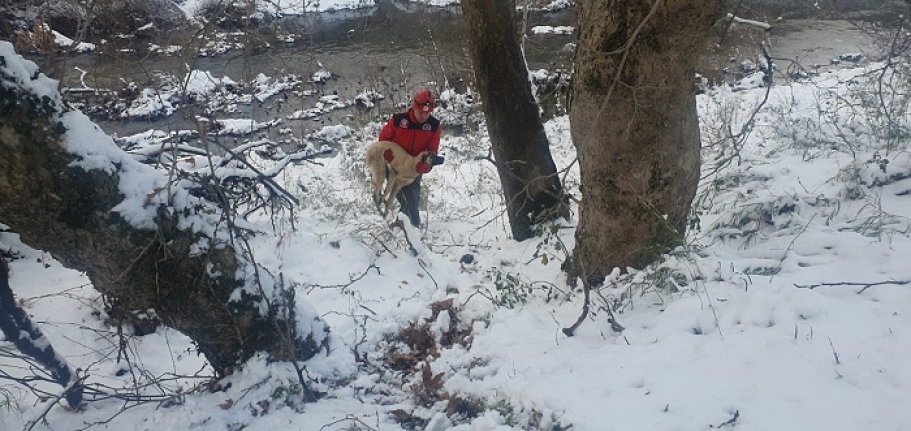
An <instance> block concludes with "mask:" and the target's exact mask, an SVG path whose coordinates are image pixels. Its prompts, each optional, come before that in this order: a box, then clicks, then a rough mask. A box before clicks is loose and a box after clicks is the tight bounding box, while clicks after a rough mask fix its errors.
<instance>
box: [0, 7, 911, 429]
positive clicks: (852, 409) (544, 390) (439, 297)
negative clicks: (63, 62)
mask: <svg viewBox="0 0 911 431" xmlns="http://www.w3.org/2000/svg"><path fill="white" fill-rule="evenodd" d="M187 3H189V2H184V5H186V4H187ZM321 3H323V4H325V3H329V2H321ZM3 53H4V54H6V53H7V51H3ZM7 64H12V62H8V63H7ZM873 66H875V65H872V66H871V67H873ZM22 73H24V74H25V76H31V75H32V74H33V70H31V69H28V68H26V70H24V71H23V72H22ZM199 73H204V72H199ZM874 75H875V74H870V73H869V69H862V68H855V69H845V70H839V71H834V72H831V73H824V74H823V75H821V76H819V77H816V78H814V79H813V80H812V81H802V82H800V83H793V84H791V85H787V86H776V87H774V88H772V89H771V92H770V93H769V96H768V102H767V104H766V105H765V106H763V108H762V109H761V111H760V112H759V113H758V114H757V115H756V117H755V124H754V126H753V127H752V128H751V129H749V133H748V134H746V135H744V139H743V140H742V141H737V147H738V148H739V150H738V151H736V152H732V150H731V148H732V146H731V142H730V141H725V140H724V139H722V138H723V137H724V136H726V133H727V132H728V131H729V130H733V131H734V132H738V131H740V130H741V125H742V124H743V123H744V122H745V121H747V120H748V119H750V115H751V113H752V110H753V107H755V106H757V104H758V103H759V101H760V100H762V99H763V97H764V95H765V89H764V88H755V87H754V86H752V85H747V86H736V87H734V88H737V89H738V90H739V91H736V92H735V91H732V90H731V89H730V88H729V87H722V88H715V89H711V90H710V91H708V92H707V93H706V94H703V95H701V96H699V97H698V99H697V102H698V106H699V109H700V119H701V126H702V131H703V133H702V138H703V143H704V145H705V151H704V161H705V165H704V168H703V175H704V177H705V178H704V179H703V181H702V183H701V186H700V192H699V195H698V196H697V200H696V202H695V203H694V205H695V210H697V212H696V214H697V215H698V220H696V219H694V227H693V229H691V231H690V233H689V236H688V244H687V246H686V247H683V248H681V249H679V250H677V251H676V252H675V253H673V254H672V255H668V256H667V257H666V259H665V260H664V261H663V262H660V263H658V264H656V265H655V266H653V267H651V268H649V269H647V270H644V271H630V272H629V273H628V274H624V275H619V274H615V275H613V276H611V277H608V279H607V280H606V282H605V285H604V287H602V288H600V289H599V290H598V291H597V292H595V293H594V295H593V299H594V305H595V307H594V310H595V312H594V314H593V316H591V317H590V318H589V319H587V320H586V321H584V322H583V323H582V325H581V326H580V327H579V329H578V330H577V331H576V335H575V336H574V337H571V338H570V337H566V336H565V335H564V334H563V332H562V328H565V327H567V326H569V325H571V324H572V323H573V322H575V320H576V318H577V317H578V316H579V314H580V312H581V308H582V295H581V292H579V291H578V290H576V289H573V288H571V287H570V286H568V285H567V283H566V280H565V277H564V275H563V274H562V272H561V271H560V268H559V267H560V263H561V262H562V261H563V260H565V258H566V250H571V249H572V247H573V242H574V239H573V235H574V232H575V231H574V226H575V224H576V222H577V219H576V218H575V217H573V218H572V219H571V220H568V221H565V222H563V223H560V224H559V225H555V226H552V227H553V229H547V230H546V231H545V232H543V233H542V235H541V236H540V237H537V238H534V239H531V240H527V241H524V242H521V243H518V242H515V241H512V240H511V239H510V238H509V233H508V232H509V229H508V226H507V221H506V218H505V215H504V214H503V211H504V204H503V200H502V197H501V194H500V191H499V188H498V186H499V180H498V176H497V174H496V171H495V169H494V168H493V166H491V164H490V163H489V162H486V161H484V160H482V159H481V158H479V156H485V155H486V154H487V149H488V147H489V141H488V140H487V139H486V137H484V136H480V137H478V136H471V137H468V136H466V137H453V136H445V137H444V141H443V143H442V145H441V148H442V152H443V154H444V155H445V156H446V163H445V164H444V165H442V166H439V167H436V168H434V170H433V172H431V173H430V174H428V175H427V176H425V177H424V190H425V194H426V195H427V202H426V205H425V207H424V210H423V214H422V215H423V219H424V220H425V221H426V224H427V226H426V227H425V228H423V229H422V230H421V231H420V232H419V233H418V234H419V235H420V236H421V237H422V242H421V243H419V244H418V248H419V254H418V256H417V257H412V255H411V254H410V253H409V251H408V246H407V244H406V242H405V241H404V238H403V236H402V232H401V231H400V230H390V229H389V228H388V227H387V223H385V222H384V221H382V220H381V219H380V218H379V216H378V215H377V214H376V213H375V210H374V209H373V206H372V205H373V204H372V202H371V199H370V196H369V191H368V185H367V182H366V181H367V180H366V169H365V167H364V164H363V152H364V149H365V147H366V145H367V144H369V143H370V142H372V141H373V140H374V139H375V137H376V134H377V132H378V128H379V126H380V125H379V124H372V125H369V126H367V127H365V128H364V129H362V130H350V129H348V128H347V127H344V126H339V125H331V126H327V127H326V128H325V129H324V130H323V131H321V132H320V133H319V135H320V138H321V139H322V140H323V141H326V142H331V143H332V144H334V145H336V146H337V148H338V149H337V151H336V152H335V153H334V154H333V155H332V156H331V157H329V158H326V159H323V160H321V163H320V164H301V165H291V166H289V167H288V168H287V169H286V170H285V171H284V172H283V173H282V174H281V175H280V177H279V178H278V180H279V182H280V184H281V185H283V186H284V188H285V189H286V190H292V191H294V193H295V194H296V197H297V198H298V199H299V200H300V202H301V205H300V206H299V207H298V208H297V209H296V211H295V217H296V219H295V220H294V228H292V225H291V223H290V221H288V220H285V221H283V222H280V223H279V224H278V225H277V226H275V227H273V225H272V224H271V222H270V221H269V220H268V219H265V218H263V219H262V220H259V224H258V228H259V230H260V231H261V232H263V234H261V235H259V236H258V237H256V238H254V239H253V242H252V245H253V246H254V248H255V252H256V256H257V261H259V262H260V263H261V264H263V265H265V266H266V267H268V268H270V269H272V270H274V271H275V272H274V273H278V272H281V274H282V275H283V276H284V277H285V279H286V280H287V281H288V282H289V283H292V284H294V285H296V286H297V292H298V298H300V299H301V300H302V301H306V303H307V304H309V305H312V307H313V308H314V309H315V312H316V313H318V314H319V315H320V316H321V318H322V319H323V320H324V321H325V322H326V323H327V324H328V325H329V326H330V328H331V330H332V332H331V345H330V349H329V352H328V353H326V354H323V355H319V356H317V357H315V358H314V359H312V360H310V361H308V362H307V363H306V364H305V365H306V376H307V378H308V384H311V385H312V389H314V390H317V391H320V392H322V393H324V394H325V395H324V396H323V397H322V398H321V399H320V400H318V401H316V402H313V403H304V402H302V401H301V399H300V398H301V397H300V386H299V385H298V383H297V381H298V380H297V379H298V378H297V374H296V371H295V370H294V369H293V368H292V367H291V366H290V365H289V364H285V363H272V362H268V361H266V360H265V358H254V359H253V360H251V361H250V363H249V364H247V366H246V367H244V368H243V369H241V370H239V371H238V372H236V373H235V374H233V375H231V376H229V377H227V378H226V379H224V381H222V382H221V388H222V389H221V390H209V389H208V388H207V387H206V386H205V385H206V384H207V383H209V380H208V378H209V377H210V376H211V374H212V371H211V369H209V368H208V366H207V365H206V363H205V361H204V360H203V359H202V358H201V357H200V356H199V355H198V354H197V352H196V351H195V349H194V346H193V344H192V343H191V342H190V341H189V340H188V339H187V338H186V337H184V336H182V335H181V334H178V333H176V332H174V331H172V330H168V329H165V328H159V329H158V330H157V331H156V332H154V333H152V334H149V335H144V336H132V335H131V334H130V329H129V328H126V329H125V330H126V331H127V334H126V335H127V341H128V342H127V343H126V344H125V345H121V344H120V343H119V340H118V338H117V328H114V327H112V326H110V325H109V324H108V322H107V321H106V320H105V315H104V312H103V309H104V304H103V302H102V299H101V298H100V296H99V294H98V293H97V292H95V291H94V290H93V289H92V287H91V285H90V284H89V282H88V280H87V278H86V277H85V276H84V275H83V274H81V273H78V272H75V271H72V270H68V269H66V268H63V267H62V266H61V265H60V264H59V263H58V262H56V261H55V260H54V259H53V257H52V256H50V255H48V254H47V253H45V252H42V251H40V250H34V249H32V248H29V247H28V246H27V245H24V244H22V243H21V242H20V241H19V237H18V236H17V235H16V234H14V233H0V249H2V250H5V251H11V252H13V253H14V254H17V255H19V256H21V258H20V259H16V260H13V261H12V262H11V263H10V268H11V279H10V283H11V285H12V288H13V290H14V292H15V293H16V294H17V297H18V299H19V300H20V302H21V303H22V304H23V306H24V307H25V308H26V310H27V311H28V312H29V314H30V315H31V316H32V317H33V318H34V320H35V321H37V322H38V323H39V324H40V326H41V328H42V330H43V331H44V332H45V334H46V335H47V336H48V338H49V339H50V340H51V342H52V343H53V344H54V346H55V347H56V348H57V349H58V351H60V352H61V353H62V354H63V355H64V356H65V357H66V358H67V360H68V361H70V363H71V364H72V365H73V367H77V368H80V369H81V370H82V371H81V372H82V373H85V374H87V375H88V376H89V377H88V383H89V384H90V385H94V387H95V388H104V387H107V388H111V391H113V389H114V388H118V389H119V388H133V387H137V386H142V387H143V389H142V390H140V391H139V392H141V393H142V394H144V395H146V396H147V398H148V399H150V400H151V401H148V402H142V403H137V402H132V401H124V400H122V399H111V398H105V397H102V396H94V397H92V396H90V397H88V398H89V401H88V402H87V404H86V409H85V411H83V412H78V413H77V412H72V411H68V410H67V409H66V408H64V407H63V406H61V405H51V404H49V402H48V401H47V400H45V399H43V398H42V396H43V395H46V394H36V393H33V392H30V391H28V390H27V389H25V388H24V387H23V386H20V385H17V384H15V383H13V382H11V381H9V380H6V379H0V429H3V430H20V429H23V428H24V427H27V426H30V424H31V422H29V421H32V420H34V419H36V418H41V417H43V416H42V415H44V414H45V413H46V416H44V418H45V420H44V421H42V422H39V423H37V424H36V425H35V426H34V427H33V428H31V429H35V430H54V431H71V430H83V429H130V430H150V431H151V430H200V431H210V430H211V431H223V430H235V431H237V430H247V431H265V430H270V431H271V430H276V429H281V430H302V431H329V430H371V431H374V430H384V431H397V430H404V429H418V430H422V431H424V430H426V431H443V430H452V431H494V430H496V431H509V430H548V431H558V430H567V429H572V430H574V431H575V430H579V431H603V430H614V429H616V430H655V431H664V430H708V429H737V430H755V431H767V430H802V431H809V430H820V431H823V430H824V431H832V430H844V431H856V430H895V431H899V430H901V431H904V430H909V429H911V414H909V413H908V408H907V406H908V405H911V366H909V365H908V364H909V363H911V265H908V263H907V256H908V255H909V254H911V238H909V236H908V233H909V232H911V225H909V222H911V158H909V155H908V153H907V151H906V150H907V147H908V145H909V143H908V139H907V136H906V135H905V136H902V135H901V134H896V133H892V134H888V133H884V132H885V131H886V130H887V127H885V126H884V123H886V122H887V121H886V118H884V117H883V116H882V115H876V114H871V111H869V110H868V109H873V108H875V106H876V103H870V102H875V100H876V99H874V98H871V94H869V93H868V91H869V90H870V89H871V88H873V87H871V86H869V84H864V82H865V79H866V77H870V76H874ZM198 76H203V75H198ZM188 77H189V75H188ZM208 78H209V79H207V80H206V82H214V81H218V80H217V79H214V78H212V77H211V76H209V77H208ZM188 82H194V80H189V81H188ZM281 82H282V81H280V80H264V81H261V83H262V84H263V85H262V87H261V88H258V89H257V91H260V92H261V93H260V94H262V95H263V97H269V95H273V94H275V92H274V91H270V89H271V90H275V91H282V90H279V89H276V88H274V87H273V86H277V85H281ZM194 88H195V87H194ZM217 88H218V86H214V87H213V88H208V87H207V88H206V89H200V90H199V91H200V94H201V95H206V96H207V97H212V96H213V95H216V94H218V89H217ZM54 91H55V87H54V86H53V85H51V84H50V83H44V84H41V85H36V92H38V94H52V93H53V92H54ZM861 99H863V100H864V101H865V102H867V103H864V104H862V103H860V100H861ZM862 106H863V107H864V109H860V108H861V107H862ZM75 117H77V116H74V118H72V119H71V120H70V121H71V122H70V123H69V124H68V126H71V129H72V130H75V132H74V133H78V132H82V134H81V136H82V137H83V138H82V139H80V143H82V144H84V145H85V146H84V147H82V151H92V146H93V145H96V144H97V145H100V143H101V142H102V140H101V139H99V138H98V135H96V134H91V135H87V133H90V130H91V128H90V126H89V125H88V124H87V123H85V118H84V117H81V118H75ZM241 120H242V119H238V120H236V121H232V122H229V123H226V124H225V128H226V129H232V130H238V131H239V133H240V132H243V131H244V130H245V129H244V128H246V127H252V125H253V124H254V123H252V122H248V123H243V124H238V122H239V121H241ZM888 120H890V121H895V122H896V123H897V124H898V125H900V126H902V127H904V130H907V129H908V126H909V118H908V117H907V114H905V113H903V112H902V113H898V112H893V113H891V114H890V116H889V118H888ZM248 121H249V120H248ZM235 126H236V127H235ZM728 126H731V128H728ZM546 129H547V133H548V137H549V139H550V142H551V151H552V154H553V156H554V159H555V161H556V163H557V165H558V168H560V169H562V168H566V167H568V168H569V171H568V172H569V173H568V175H567V177H566V186H567V189H568V190H569V191H570V192H571V193H573V194H575V195H576V196H579V184H578V181H579V180H578V172H577V170H576V166H577V164H574V163H573V160H574V158H575V150H574V148H573V146H572V142H571V140H570V136H569V122H568V119H567V118H566V117H558V118H556V119H554V120H553V121H550V122H548V123H547V124H546ZM94 133H97V132H94ZM158 135H159V134H156V133H152V132H150V133H146V134H143V135H142V136H139V135H137V136H134V137H132V141H130V145H140V146H141V145H142V144H143V143H149V142H152V141H153V140H154V139H156V136H158ZM85 137H90V138H92V139H85ZM160 137H161V136H158V138H160ZM887 138H891V139H893V141H887ZM105 142H107V143H108V144H109V142H108V141H105ZM889 145H892V146H891V147H889ZM106 151H108V150H105V151H97V152H96V153H97V154H104V153H106ZM726 161H727V162H730V163H724V162H726ZM260 163H262V164H263V168H266V167H268V166H269V163H270V162H267V161H260ZM136 186H137V187H139V186H142V184H137V185H136ZM574 214H578V208H574ZM137 217H139V215H137ZM0 221H2V220H0ZM411 233H412V235H414V234H415V232H413V231H412V232H411ZM607 304H611V305H613V306H615V307H617V311H616V320H617V323H619V324H620V325H622V326H623V327H624V328H625V329H624V330H623V331H622V332H615V331H613V330H612V328H611V324H610V323H609V322H608V319H607V315H606V313H605V311H604V308H603V307H605V306H606V305H607ZM427 334H429V335H431V336H433V342H431V343H430V345H427V344H426V343H424V344H422V343H420V342H418V341H420V339H421V335H427ZM7 349H9V345H8V344H3V343H0V370H2V371H3V372H5V373H10V374H13V375H24V374H27V373H29V369H28V365H27V364H26V363H24V362H23V361H21V360H18V359H16V358H14V357H11V356H10V355H7V354H6V352H7V351H8V350H7ZM121 349H122V350H121ZM425 369H426V370H427V371H426V372H425V371H423V370H425ZM41 388H42V389H43V390H46V391H49V392H50V393H51V394H53V393H56V392H59V390H60V388H57V387H54V386H51V385H42V386H41ZM4 400H7V401H6V402H4ZM48 408H49V410H48ZM447 413H448V414H447Z"/></svg>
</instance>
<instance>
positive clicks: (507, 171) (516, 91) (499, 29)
mask: <svg viewBox="0 0 911 431" xmlns="http://www.w3.org/2000/svg"><path fill="white" fill-rule="evenodd" d="M461 5H462V12H463V14H464V18H465V23H466V26H467V27H468V31H467V32H466V34H467V36H468V47H469V53H470V56H471V62H472V68H473V69H474V75H475V80H476V81H477V86H478V93H479V95H480V98H481V102H482V107H483V110H484V117H485V118H486V120H487V129H488V132H489V134H490V141H491V145H492V147H493V156H494V162H495V163H496V166H497V172H498V173H499V176H500V182H501V184H502V187H503V194H504V197H505V198H506V210H507V214H508V216H509V224H510V227H511V230H512V235H513V238H514V239H516V240H517V241H522V240H525V239H527V238H529V237H531V236H532V235H533V234H534V232H533V225H534V224H536V223H538V222H540V221H544V220H552V219H555V218H558V217H568V215H569V212H568V208H567V206H566V197H565V194H564V191H563V186H562V184H561V183H560V179H559V177H558V176H557V169H556V165H555V164H554V161H553V158H552V157H551V154H550V143H549V142H548V140H547V135H546V134H545V133H544V126H543V125H542V123H541V116H540V113H539V107H538V104H537V103H536V102H535V98H534V95H533V94H532V92H531V86H530V84H529V81H528V69H527V66H526V63H525V57H524V55H523V53H522V50H521V47H520V46H519V39H518V32H517V29H516V23H515V17H514V10H515V3H514V2H513V1H511V0H463V1H462V2H461Z"/></svg>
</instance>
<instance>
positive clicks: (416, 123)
mask: <svg viewBox="0 0 911 431" xmlns="http://www.w3.org/2000/svg"><path fill="white" fill-rule="evenodd" d="M435 104H436V101H435V100H434V98H433V93H431V92H430V90H427V89H423V90H419V91H418V92H417V93H415V95H414V99H413V100H412V104H411V108H410V109H408V111H407V112H401V113H398V114H395V115H393V116H392V118H390V119H389V121H388V122H387V123H386V125H385V126H383V130H381V131H380V137H379V140H380V141H392V142H395V143H396V144H399V145H400V146H401V147H402V148H404V149H405V151H407V152H408V154H411V155H412V156H417V155H418V154H420V153H421V152H422V151H428V152H431V153H433V154H436V153H437V151H439V149H440V120H438V119H436V118H434V117H433V116H432V115H431V113H432V112H433V108H434V106H435ZM390 154H391V152H390ZM388 161H389V160H387V162H388ZM430 168H431V166H430V165H428V164H425V163H423V162H421V163H418V166H417V171H418V174H426V173H428V172H430ZM395 198H396V199H397V200H398V201H399V206H400V210H401V212H403V213H405V215H406V216H408V219H409V220H410V221H411V224H412V225H413V226H415V227H418V226H420V224H421V215H420V214H419V213H418V204H419V203H420V201H421V175H418V177H417V178H415V179H414V182H413V183H411V184H409V185H407V186H405V187H403V188H402V190H401V191H400V192H399V194H398V195H396V197H395Z"/></svg>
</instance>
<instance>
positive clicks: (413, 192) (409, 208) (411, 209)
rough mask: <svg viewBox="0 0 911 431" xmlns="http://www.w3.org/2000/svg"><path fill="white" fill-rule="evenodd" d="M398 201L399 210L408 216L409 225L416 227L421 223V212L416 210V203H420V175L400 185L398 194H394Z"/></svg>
mask: <svg viewBox="0 0 911 431" xmlns="http://www.w3.org/2000/svg"><path fill="white" fill-rule="evenodd" d="M395 199H396V200H398V201H399V211H401V212H402V213H403V214H405V215H406V216H408V219H409V220H411V225H412V226H414V227H418V226H420V225H421V214H420V213H419V212H418V205H419V204H420V203H421V176H420V175H418V177H417V178H415V179H414V182H412V183H411V184H408V185H407V186H405V187H402V190H399V194H397V195H395Z"/></svg>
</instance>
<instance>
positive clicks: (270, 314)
mask: <svg viewBox="0 0 911 431" xmlns="http://www.w3.org/2000/svg"><path fill="white" fill-rule="evenodd" d="M3 44H6V43H5V42H0V48H4V50H3V51H0V53H3V52H9V51H11V48H9V47H7V46H3ZM6 45H8V44H6ZM6 49H9V51H7V50H6ZM23 64H25V63H24V62H23V60H22V59H21V58H18V56H15V55H4V56H0V221H2V223H4V224H6V225H8V226H9V227H10V228H12V230H14V231H15V232H17V233H19V235H20V236H21V238H22V241H23V242H24V243H26V244H28V245H30V246H32V247H35V248H38V249H41V250H45V251H48V252H50V253H51V254H52V255H53V256H54V258H56V259H57V260H59V261H60V262H61V263H62V264H63V265H65V266H66V267H68V268H72V269H77V270H80V271H84V272H85V273H86V274H87V275H88V277H89V279H90V280H91V281H92V284H93V285H94V287H95V289H97V290H98V291H100V292H102V293H104V294H105V295H108V296H110V297H111V298H112V299H114V300H115V301H116V302H117V303H119V305H120V306H121V307H122V308H124V309H126V310H136V311H146V310H154V313H155V315H157V316H158V317H159V318H160V319H161V320H162V321H163V322H164V323H165V324H166V325H168V326H171V327H173V328H175V329H177V330H178V331H180V332H182V333H184V334H186V335H187V336H189V337H190V338H191V339H193V341H195V342H196V344H197V346H198V347H199V350H200V351H201V352H202V353H203V354H204V355H205V357H206V359H208V360H209V362H210V363H211V365H212V366H213V367H214V368H215V370H216V372H217V373H224V372H226V371H228V370H230V369H231V367H233V366H236V365H238V364H240V363H242V362H243V361H245V360H246V359H248V358H250V357H251V356H252V355H253V354H254V353H255V352H257V351H265V352H269V353H271V354H272V355H273V356H276V357H278V358H284V359H290V358H295V359H307V358H309V357H311V356H313V355H314V354H315V353H316V352H318V349H319V347H318V346H317V345H316V344H317V343H316V342H315V341H314V340H319V341H322V340H323V339H324V337H323V336H322V334H316V338H314V337H313V335H314V334H295V333H294V327H295V325H294V323H293V321H294V320H293V315H291V314H289V313H287V311H286V310H285V309H283V308H281V307H274V308H270V309H269V310H268V311H267V312H265V313H263V312H261V308H259V307H262V305H263V303H264V302H265V301H271V300H274V298H263V297H261V296H259V295H258V293H257V292H256V290H255V289H247V290H246V292H248V293H245V294H243V295H240V296H237V295H236V291H237V289H238V288H239V287H242V286H244V281H242V280H238V279H236V277H237V276H238V275H241V276H243V274H242V273H243V272H244V271H242V270H240V269H241V265H243V264H244V263H243V262H241V259H239V257H238V255H237V254H236V253H235V250H234V249H233V247H232V246H231V244H229V243H221V244H218V245H215V244H213V245H212V246H211V247H210V248H209V249H208V251H206V252H204V253H199V252H198V251H196V252H194V250H198V248H195V247H198V246H199V244H200V242H202V241H203V240H204V239H205V235H203V234H201V233H199V232H194V231H193V230H192V229H191V228H190V227H187V225H186V223H184V224H183V225H180V224H179V222H180V217H181V216H182V215H192V214H193V211H195V210H194V208H193V207H192V206H189V207H186V208H181V207H165V206H160V207H158V211H157V213H158V216H157V217H156V220H155V224H156V226H154V227H152V228H140V227H136V226H134V225H132V224H131V223H129V222H128V221H127V220H125V219H124V218H123V217H122V215H121V213H120V212H118V211H117V210H115V209H114V207H115V206H116V205H118V204H119V203H121V201H123V200H124V196H123V195H122V194H121V192H120V189H119V182H120V181H121V180H122V179H123V177H125V176H126V175H128V173H127V172H124V171H116V170H115V171H113V172H112V171H108V170H101V169H90V170H86V169H84V168H82V167H80V166H79V165H78V164H76V163H75V162H77V161H80V160H83V159H82V158H81V157H77V156H76V155H74V154H73V153H71V152H69V151H68V150H67V145H66V143H65V140H72V139H77V138H76V137H72V136H70V137H67V136H66V135H65V133H66V132H67V130H66V129H65V127H64V125H63V123H62V122H61V118H62V117H61V115H64V112H67V111H69V110H68V109H67V108H64V107H62V106H61V105H62V103H61V102H60V100H59V94H54V95H53V96H52V97H48V96H44V97H43V98H41V97H40V96H39V95H36V94H34V93H30V92H29V89H31V88H33V83H34V82H38V81H40V80H42V79H44V80H46V79H47V78H46V77H44V76H43V75H40V76H39V74H37V73H34V74H33V75H34V76H33V77H32V78H30V79H29V78H28V77H27V76H26V77H23V76H16V75H15V70H16V69H15V68H16V67H22V65H23ZM7 65H12V66H10V67H9V69H6V68H5V66H7ZM32 66H34V65H33V64H32ZM23 81H27V82H24V83H23ZM44 87H45V86H38V87H37V88H44ZM67 115H79V116H81V114H78V113H75V112H70V113H69V114H67ZM68 118H70V117H68ZM81 118H82V119H83V120H84V121H86V122H87V121H88V119H87V118H85V117H84V116H81ZM83 144H84V143H83ZM105 144H106V145H107V146H108V147H113V143H112V142H106V143H105V142H98V143H94V142H92V143H90V144H89V145H97V148H98V150H97V153H98V154H99V155H103V154H105V153H106V152H109V151H111V149H110V148H107V147H106V145H105ZM113 150H114V151H118V150H117V149H116V148H114V149H113ZM149 193H150V195H149V199H150V200H151V198H152V197H153V196H154V195H155V193H167V191H166V190H149ZM200 201H201V200H200ZM195 205H196V206H197V207H198V206H199V203H196V204H195ZM239 273H241V274H239ZM266 282H267V283H268V281H266ZM270 287H271V286H270ZM232 294H234V295H235V297H234V298H232ZM232 299H233V300H232ZM282 305H284V304H282Z"/></svg>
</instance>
